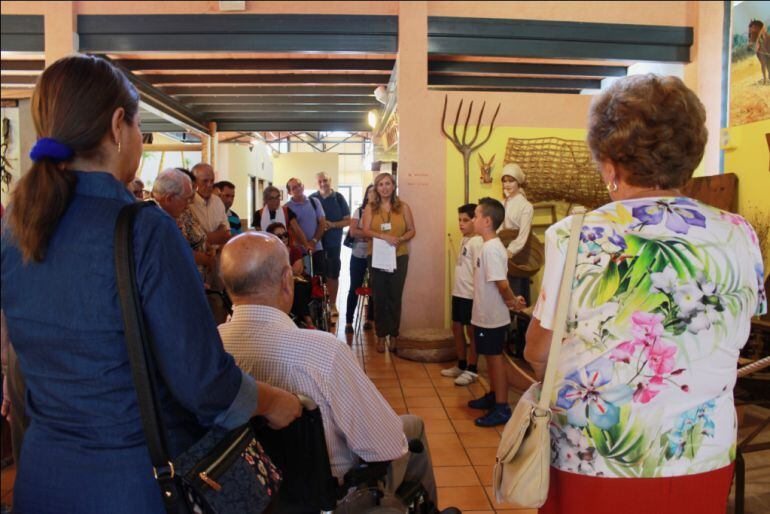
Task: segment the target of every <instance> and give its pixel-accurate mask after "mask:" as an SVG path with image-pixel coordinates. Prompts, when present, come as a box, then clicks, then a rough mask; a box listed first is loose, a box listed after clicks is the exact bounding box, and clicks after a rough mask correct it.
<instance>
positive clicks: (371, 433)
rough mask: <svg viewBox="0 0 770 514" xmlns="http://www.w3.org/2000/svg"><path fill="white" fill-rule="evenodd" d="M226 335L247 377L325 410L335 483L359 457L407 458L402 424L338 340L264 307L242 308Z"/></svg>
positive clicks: (227, 344) (226, 327)
mask: <svg viewBox="0 0 770 514" xmlns="http://www.w3.org/2000/svg"><path fill="white" fill-rule="evenodd" d="M219 333H220V334H221V336H222V342H223V343H224V347H225V350H226V351H227V352H228V353H230V354H231V355H232V356H233V357H234V358H235V362H236V363H237V364H238V366H239V367H240V368H241V369H242V370H243V371H244V372H246V373H248V374H250V375H251V376H253V377H254V378H255V379H257V380H262V381H265V382H268V383H269V384H271V385H274V386H276V387H280V388H283V389H286V390H287V391H291V392H294V393H299V394H303V395H305V396H308V397H310V398H312V399H313V400H314V401H315V402H316V403H317V404H318V406H319V407H320V409H321V417H322V419H323V423H324V432H325V436H326V445H327V448H328V450H329V461H330V463H331V467H332V474H334V476H335V477H337V478H342V477H343V476H344V475H345V473H346V472H347V471H348V470H349V469H350V468H351V467H352V466H353V464H354V463H355V462H356V458H357V457H360V458H361V459H363V460H365V461H369V462H375V461H389V460H395V459H398V458H399V457H401V456H402V455H404V454H406V452H407V442H406V437H405V436H404V427H403V423H402V420H401V418H399V416H398V415H397V414H396V413H395V412H394V411H393V409H392V408H391V407H390V405H389V404H388V402H387V401H386V400H385V399H384V398H383V397H382V395H381V394H380V393H379V391H377V388H376V387H375V386H374V384H372V382H371V381H370V380H369V378H367V376H366V375H365V374H364V372H363V370H362V369H361V368H360V366H359V365H358V363H357V362H356V360H355V359H354V357H353V354H352V353H351V352H350V349H349V348H348V346H347V345H346V344H345V343H344V342H342V341H340V340H339V339H337V338H336V337H334V336H333V335H332V334H329V333H326V332H320V331H315V330H302V329H299V328H297V326H296V325H294V323H293V322H292V320H291V318H289V316H287V315H286V314H285V313H284V312H282V311H280V310H278V309H275V308H273V307H268V306H264V305H237V306H236V307H235V309H234V312H233V317H232V320H231V321H230V322H229V323H225V324H223V325H220V326H219Z"/></svg>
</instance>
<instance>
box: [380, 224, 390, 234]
mask: <svg viewBox="0 0 770 514" xmlns="http://www.w3.org/2000/svg"><path fill="white" fill-rule="evenodd" d="M380 230H382V231H383V232H388V231H389V230H390V223H382V224H381V225H380Z"/></svg>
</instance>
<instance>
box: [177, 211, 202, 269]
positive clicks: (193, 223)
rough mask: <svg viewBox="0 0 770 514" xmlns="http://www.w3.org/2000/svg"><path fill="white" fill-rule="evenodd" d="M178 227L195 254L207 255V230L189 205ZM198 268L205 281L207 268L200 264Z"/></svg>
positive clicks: (178, 222) (178, 221)
mask: <svg viewBox="0 0 770 514" xmlns="http://www.w3.org/2000/svg"><path fill="white" fill-rule="evenodd" d="M177 225H179V229H180V230H181V231H182V235H183V236H184V238H185V239H186V240H187V243H188V244H189V245H190V248H192V251H193V252H204V253H205V252H206V251H207V250H208V245H207V244H206V230H205V229H204V228H203V225H201V224H200V222H199V221H198V218H196V217H195V215H194V214H193V213H192V210H191V209H190V206H189V205H188V206H187V208H186V209H185V210H184V211H183V212H182V214H181V215H180V216H179V219H178V220H177ZM197 267H198V273H199V274H200V276H201V278H204V279H205V277H206V268H204V267H203V266H201V265H200V264H198V265H197Z"/></svg>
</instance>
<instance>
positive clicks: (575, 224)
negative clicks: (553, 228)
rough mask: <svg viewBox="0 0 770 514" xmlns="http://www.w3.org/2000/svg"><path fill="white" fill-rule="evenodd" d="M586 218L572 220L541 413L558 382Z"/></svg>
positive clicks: (546, 370) (541, 398)
mask: <svg viewBox="0 0 770 514" xmlns="http://www.w3.org/2000/svg"><path fill="white" fill-rule="evenodd" d="M584 218H585V213H579V214H575V216H574V217H573V218H572V228H571V230H570V234H569V246H567V257H566V259H565V261H564V272H563V273H562V276H561V284H560V285H559V296H558V297H557V298H558V299H557V302H556V318H555V319H554V322H553V337H551V349H550V351H549V352H548V364H546V368H545V377H544V378H543V388H542V391H541V392H540V401H539V402H538V405H537V407H538V409H539V410H541V411H547V410H548V409H549V406H550V404H551V394H552V393H553V386H554V382H555V381H556V368H557V367H558V365H559V353H560V352H561V344H562V340H563V339H564V332H565V331H566V328H567V310H568V309H569V300H570V297H571V296H572V280H573V279H574V278H575V266H576V264H577V251H578V243H579V242H580V229H581V228H582V227H583V219H584Z"/></svg>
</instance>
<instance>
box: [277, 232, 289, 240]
mask: <svg viewBox="0 0 770 514" xmlns="http://www.w3.org/2000/svg"><path fill="white" fill-rule="evenodd" d="M275 237H280V238H281V239H289V234H287V233H286V232H281V233H280V234H275Z"/></svg>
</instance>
